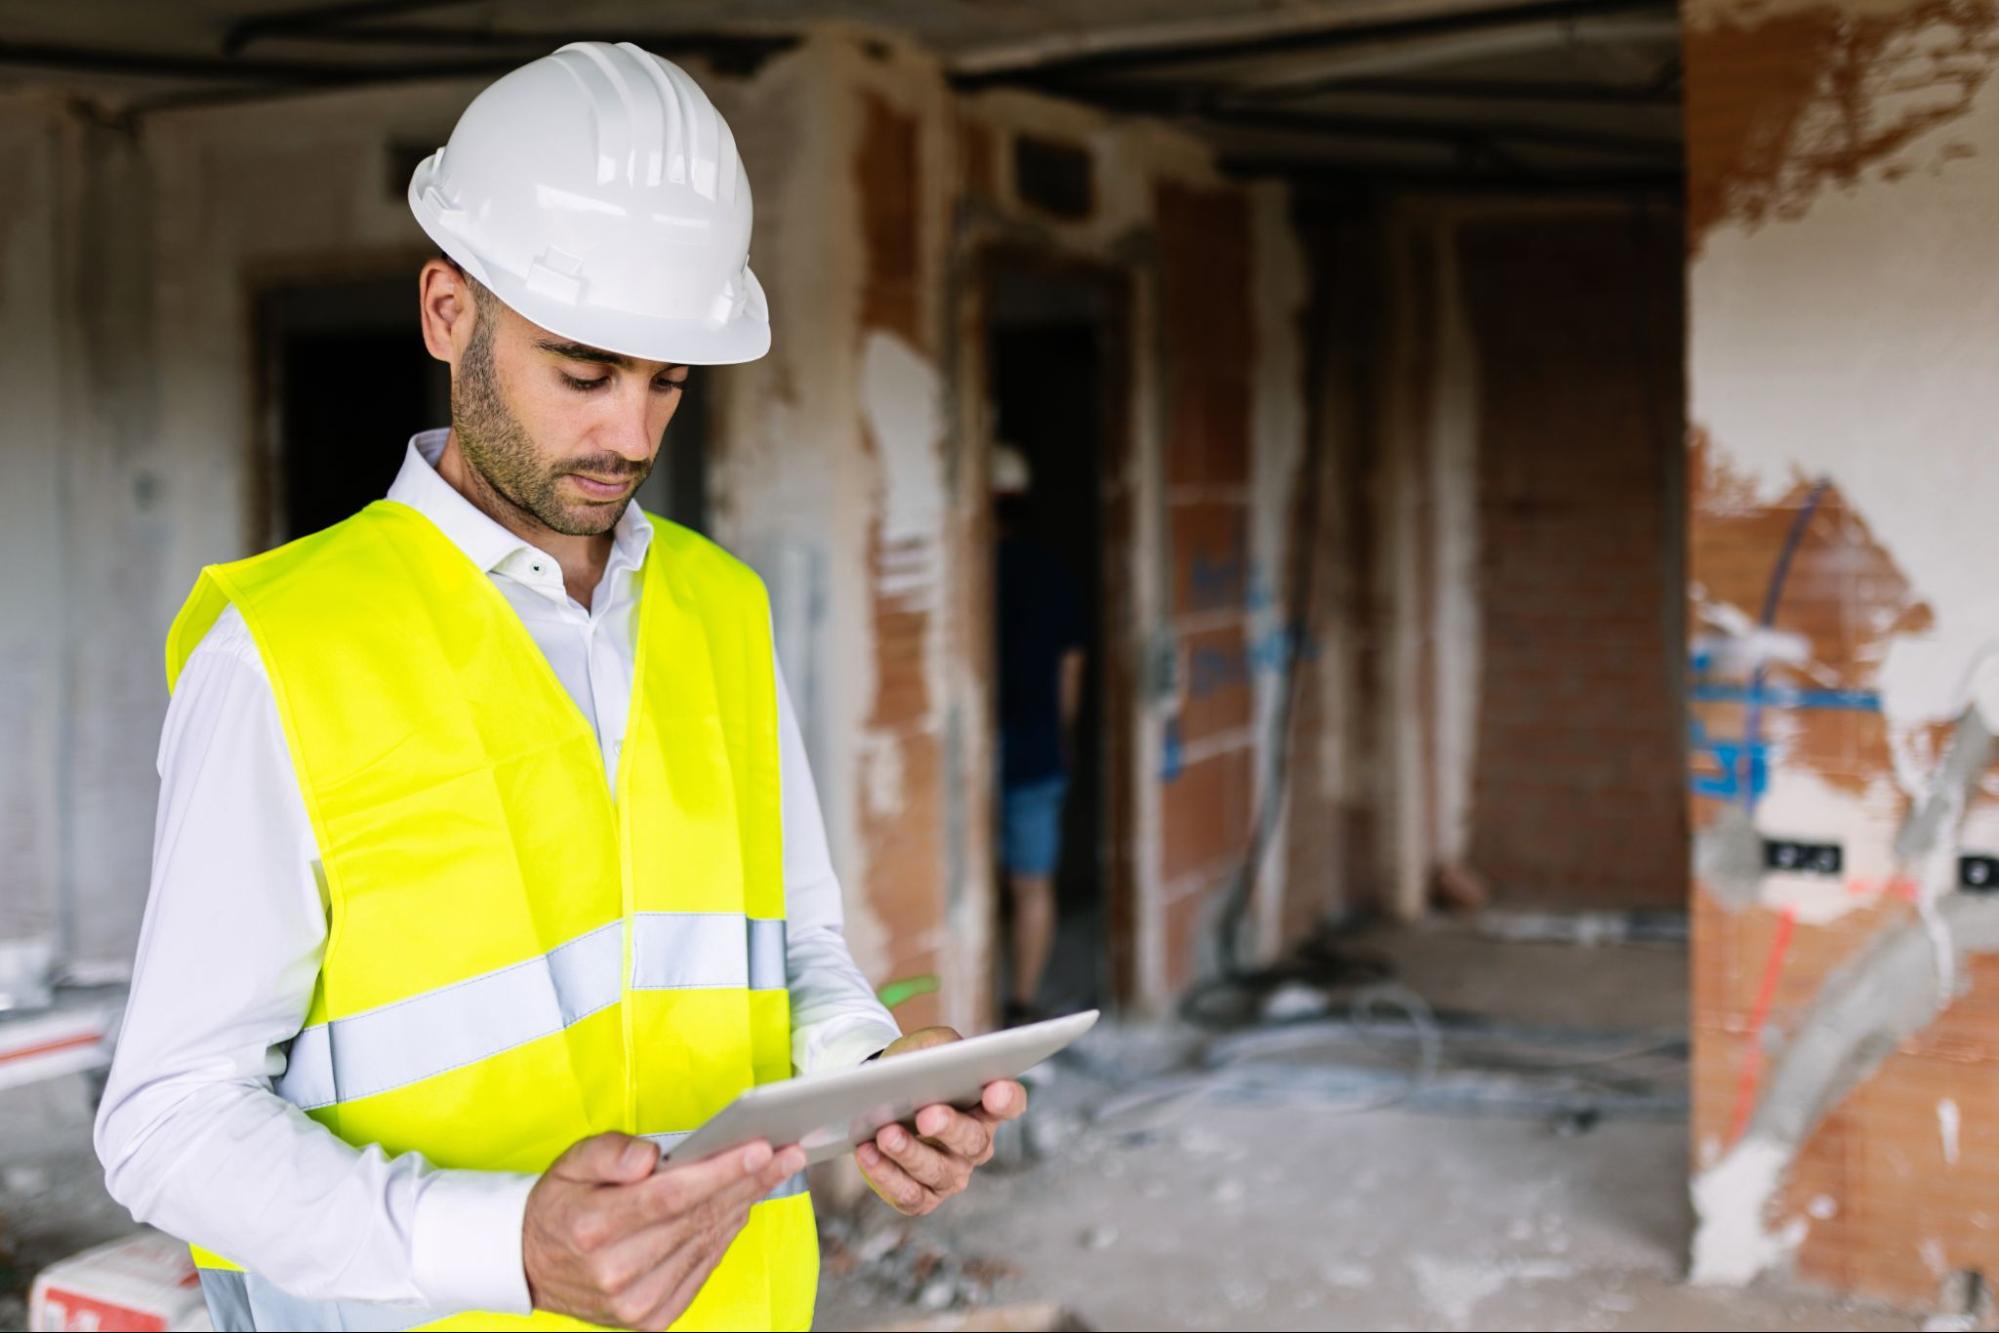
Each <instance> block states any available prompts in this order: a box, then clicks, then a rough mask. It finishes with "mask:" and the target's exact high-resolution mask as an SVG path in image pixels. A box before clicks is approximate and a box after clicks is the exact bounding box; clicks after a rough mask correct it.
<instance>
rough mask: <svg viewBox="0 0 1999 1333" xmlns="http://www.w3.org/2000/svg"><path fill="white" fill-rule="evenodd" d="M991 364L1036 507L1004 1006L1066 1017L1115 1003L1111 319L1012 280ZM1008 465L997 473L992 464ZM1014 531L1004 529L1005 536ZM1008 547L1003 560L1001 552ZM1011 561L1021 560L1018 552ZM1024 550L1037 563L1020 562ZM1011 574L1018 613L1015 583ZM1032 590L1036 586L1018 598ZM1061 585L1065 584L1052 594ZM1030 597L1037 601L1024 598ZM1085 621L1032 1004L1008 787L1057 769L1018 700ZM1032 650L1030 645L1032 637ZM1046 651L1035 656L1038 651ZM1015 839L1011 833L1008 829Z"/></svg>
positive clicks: (1003, 849) (1038, 722)
mask: <svg viewBox="0 0 1999 1333" xmlns="http://www.w3.org/2000/svg"><path fill="white" fill-rule="evenodd" d="M988 291H989V295H990V300H989V317H988V338H989V343H988V362H987V364H988V366H989V372H990V376H991V379H990V386H991V393H992V402H993V406H994V409H995V424H996V430H995V440H996V441H997V442H998V443H1000V444H1003V445H1005V446H1007V447H1010V448H1012V449H1014V450H1017V451H1018V452H1019V454H1020V455H1021V456H1022V457H1023V458H1024V459H1025V461H1026V464H1027V470H1028V473H1029V476H1030V477H1031V485H1030V487H1029V489H1028V491H1027V492H1026V494H1025V495H1021V496H1017V497H1004V496H1003V497H996V500H995V525H994V532H995V546H994V555H995V580H994V588H995V606H996V612H997V614H998V616H999V619H998V621H997V624H996V633H995V655H996V669H997V675H996V677H995V683H996V695H997V696H998V698H999V701H1000V714H1001V715H1000V719H999V722H1000V725H999V730H998V733H997V734H998V736H999V743H1000V746H1001V748H1002V750H1003V751H1004V750H1005V749H1006V748H1007V747H1008V746H1009V745H1012V746H1013V748H1014V750H1015V759H1014V760H1008V761H1005V762H1004V763H1003V770H1004V769H1005V768H1009V767H1011V768H1018V764H1017V762H1016V761H1017V759H1018V754H1019V752H1020V751H1021V750H1023V749H1029V750H1032V751H1034V752H1035V754H1036V755H1038V756H1041V757H1042V761H1041V762H1036V761H1030V763H1029V765H1028V777H1029V779H1030V781H1028V782H1025V783H1024V782H1022V781H1021V774H1020V773H1018V772H1016V773H1013V774H1005V775H1003V776H1001V777H1000V778H998V779H997V783H996V794H997V796H998V801H997V805H998V811H997V814H998V820H999V822H998V825H997V827H996V828H995V842H994V845H995V847H996V849H998V850H999V853H1000V860H1001V864H1000V866H999V867H998V874H997V882H998V884H999V885H1000V894H999V898H1000V903H1001V918H1002V923H1003V926H1004V927H1005V929H1004V930H1003V931H1002V938H1004V939H1005V940H1006V941H1007V944H1006V948H1005V955H1006V966H1004V967H1002V968H1000V969H998V970H997V974H998V976H999V978H1000V988H1001V996H1000V998H1001V1000H1002V1001H1003V1002H1004V1001H1006V1000H1008V999H1021V998H1027V999H1028V1000H1029V1002H1030V1003H1031V1004H1032V1006H1033V1007H1035V1008H1037V1009H1040V1010H1043V1011H1063V1010H1069V1009H1074V1008H1080V1007H1085V1006H1091V1005H1098V1004H1102V1003H1104V1002H1106V1000H1107V998H1108V997H1109V994H1110V992H1111V989H1112V987H1111V984H1110V982H1111V978H1110V976H1109V951H1108V949H1107V948H1106V940H1107V935H1108V931H1109V917H1110V913H1109V911H1108V907H1109V899H1110V894H1109V892H1108V888H1109V886H1108V885H1107V882H1106V880H1107V874H1106V870H1107V865H1108V861H1109V857H1108V855H1107V852H1108V848H1107V840H1106V837H1105V833H1106V817H1105V801H1104V794H1105V791H1106V781H1105V779H1106V766H1105V754H1104V749H1105V747H1104V744H1103V737H1104V735H1105V726H1104V719H1105V704H1104V693H1105V691H1104V684H1103V683H1104V680H1105V676H1106V673H1105V670H1104V667H1105V654H1104V651H1103V648H1104V642H1105V634H1104V619H1105V618H1104V616H1103V615H1102V614H1101V610H1102V605H1103V603H1102V597H1101V591H1100V590H1101V589H1102V588H1103V586H1104V580H1103V551H1104V524H1103V513H1104V504H1103V498H1102V484H1101V482H1102V478H1103V476H1104V467H1103V463H1104V457H1105V449H1104V443H1105V442H1104V439H1103V436H1104V430H1105V421H1106V413H1105V411H1104V404H1105V393H1106V376H1105V366H1104V351H1105V341H1106V340H1105V337H1104V330H1105V325H1104V320H1103V317H1102V314H1101V311H1100V310H1099V309H1098V308H1097V307H1098V306H1099V305H1100V302H1099V300H1098V298H1097V294H1096V293H1094V292H1093V291H1091V290H1090V289H1089V288H1088V287H1087V286H1080V285H1078V284H1074V283H1066V282H1060V281H1057V280H1055V279H1051V278H1048V277H1044V276H1040V275H1035V274H1028V273H1014V272H1011V271H1009V272H1005V273H1003V274H1001V275H998V276H996V278H995V280H994V282H993V284H992V285H991V287H990V288H989V289H988ZM996 461H997V460H996ZM1002 520H1004V525H1002ZM1003 543H1004V544H1005V546H1004V547H1003V545H1002V544H1003ZM1008 548H1010V549H1011V550H1012V552H1013V554H1011V555H1008V554H1006V550H1007V549H1008ZM1023 552H1025V553H1023ZM1009 576H1011V578H1012V580H1013V582H1014V584H1015V585H1016V586H1015V587H1014V588H1013V590H1012V594H1011V595H1012V597H1013V598H1014V600H1013V601H1012V602H1011V604H1010V605H1009V604H1007V603H1006V599H1007V598H1008V596H1009V592H1008V589H1007V588H1006V587H1005V586H1004V585H1005V583H1006V581H1007V579H1008V577H1009ZM1028 578H1032V579H1033V580H1035V581H1036V586H1032V587H1029V588H1027V589H1025V590H1023V589H1022V588H1021V587H1019V586H1018V585H1020V584H1021V583H1022V582H1024V581H1025V580H1026V579H1028ZM1057 583H1059V584H1061V585H1062V586H1060V587H1057V586H1054V585H1055V584H1057ZM1023 592H1025V594H1026V595H1022V594H1023ZM1055 617H1059V618H1063V619H1069V618H1073V623H1074V632H1075V635H1076V636H1077V637H1079V638H1080V640H1081V648H1082V651H1083V663H1084V667H1083V672H1082V678H1081V686H1082V688H1081V690H1080V695H1079V699H1078V705H1079V706H1078V708H1077V710H1076V715H1075V720H1074V726H1073V730H1072V731H1071V732H1070V733H1069V734H1070V737H1071V740H1070V743H1069V744H1068V745H1067V746H1066V747H1065V749H1066V779H1067V780H1066V790H1065V792H1064V796H1063V800H1062V805H1061V812H1060V819H1059V830H1060V841H1059V855H1058V856H1057V859H1056V860H1055V863H1054V874H1053V878H1054V907H1055V928H1054V937H1053V940H1052V942H1051V947H1050V950H1049V955H1048V964H1047V967H1046V969H1045V971H1044V972H1043V973H1042V977H1041V982H1040V985H1039V987H1038V990H1037V992H1036V994H1035V995H1034V996H1032V997H1019V996H1014V995H1013V994H1012V991H1013V990H1014V985H1015V983H1014V966H1015V959H1016V938H1015V935H1014V933H1013V931H1014V923H1015V922H1016V920H1017V919H1018V915H1017V911H1018V907H1019V906H1020V901H1021V900H1020V898H1019V890H1017V889H1016V888H1015V886H1014V885H1013V884H1012V883H1010V875H1009V867H1008V864H1007V862H1008V843H1009V839H1010V838H1011V839H1012V840H1014V843H1015V847H1016V850H1018V848H1019V847H1020V846H1021V845H1022V843H1021V839H1022V838H1023V836H1025V837H1026V840H1027V845H1031V844H1032V842H1033V841H1034V839H1033V836H1032V828H1033V825H1034V820H1033V819H1032V818H1029V819H1028V820H1027V821H1026V825H1025V827H1023V826H1022V822H1021V820H1020V817H1019V814H1018V812H1019V811H1020V810H1023V809H1025V810H1027V811H1028V812H1029V813H1030V815H1031V813H1032V809H1033V803H1032V802H1031V801H1029V802H1027V803H1025V804H1024V805H1023V804H1021V803H1020V797H1019V796H1018V795H1016V796H1015V798H1014V804H1012V805H1010V804H1009V799H1008V795H1007V791H1006V787H1007V785H1008V783H1009V781H1011V782H1012V785H1014V786H1015V787H1016V788H1022V787H1027V786H1032V785H1035V784H1034V783H1033V782H1032V780H1031V779H1032V778H1033V777H1035V776H1037V775H1040V774H1041V771H1042V769H1044V768H1045V767H1046V762H1045V750H1046V747H1045V745H1043V744H1042V743H1040V742H1037V741H1036V740H1035V738H1034V733H1035V731H1036V730H1037V729H1038V728H1039V727H1041V726H1042V725H1043V724H1045V723H1047V722H1048V721H1049V719H1047V718H1046V717H1045V716H1042V715H1041V714H1042V713H1043V712H1045V708H1044V709H1042V710H1037V709H1035V708H1033V707H1032V706H1031V705H1030V706H1029V707H1028V709H1027V712H1026V714H1025V715H1023V713H1022V708H1021V704H1020V700H1021V699H1023V698H1030V697H1032V696H1033V695H1035V694H1037V693H1039V694H1040V695H1041V697H1042V699H1043V701H1044V704H1045V701H1046V699H1047V693H1046V688H1045V686H1046V682H1045V681H1044V682H1043V683H1042V684H1041V685H1039V686H1037V685H1033V684H1031V683H1025V682H1022V681H1021V679H1020V677H1021V675H1022V674H1023V673H1027V672H1034V671H1040V672H1043V673H1046V672H1049V671H1053V670H1056V669H1057V668H1056V662H1055V661H1054V660H1053V659H1052V657H1051V653H1050V643H1051V640H1050V636H1051V635H1055V636H1056V637H1057V638H1059V637H1061V636H1060V635H1059V634H1057V624H1058V622H1057V621H1056V620H1051V619H1049V618H1055ZM1023 639H1025V641H1026V644H1025V645H1023V642H1022V640H1023ZM1037 645H1038V646H1037ZM1010 821H1011V822H1012V823H1013V825H1014V827H1013V828H1012V829H1011V830H1010V829H1009V822H1010Z"/></svg>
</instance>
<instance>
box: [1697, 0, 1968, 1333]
mask: <svg viewBox="0 0 1999 1333" xmlns="http://www.w3.org/2000/svg"><path fill="white" fill-rule="evenodd" d="M1687 17H1688V30H1687V39H1686V49H1687V61H1686V85H1687V96H1688V105H1687V123H1688V130H1689V169H1690V179H1689V191H1688V193H1689V201H1690V211H1691V223H1692V229H1691V232H1690V236H1689V246H1690V250H1691V259H1690V267H1689V273H1688V290H1689V302H1690V305H1689V342H1688V379H1689V384H1688V395H1689V409H1688V416H1689V424H1690V428H1691V439H1692V448H1691V452H1690V456H1689V461H1690V467H1691V472H1690V498H1691V510H1692V515H1691V527H1690V568H1689V577H1690V588H1689V598H1690V609H1689V639H1690V642H1689V653H1690V673H1689V677H1690V691H1691V698H1690V719H1689V720H1690V730H1691V735H1690V769H1691V778H1690V780H1691V783H1692V787H1693V792H1694V795H1693V805H1692V812H1693V822H1694V826H1695V830H1696V875H1695V1030H1696V1060H1695V1091H1696V1112H1695V1134H1696V1144H1697V1156H1698V1166H1699V1167H1700V1170H1701V1174H1700V1175H1699V1177H1698V1179H1697V1180H1696V1183H1695V1188H1694V1199H1695V1204H1696V1208H1697V1210H1698V1213H1699V1231H1698V1234H1697V1236H1696V1239H1695V1244H1694V1267H1695V1275H1696V1277H1697V1278H1701V1279H1704V1280H1713V1281H1740V1280H1745V1279H1746V1278H1748V1277H1749V1276H1752V1275H1753V1274H1754V1273H1755V1272H1757V1271H1760V1270H1762V1269H1764V1268H1766V1267H1771V1266H1778V1265H1794V1266H1795V1267H1796V1269H1797V1270H1798V1271H1800V1272H1802V1273H1804V1274H1805V1275H1807V1276H1810V1277H1814V1278H1818V1279H1821V1280H1824V1281H1828V1282H1831V1283H1834V1284H1836V1285H1839V1286H1843V1287H1848V1288H1852V1289H1855V1290H1859V1291H1863V1292H1867V1293H1870V1294H1875V1295H1880V1296H1884V1297H1887V1298H1890V1299H1894V1300H1898V1301H1903V1302H1909V1303H1923V1302H1928V1301H1931V1300H1934V1299H1935V1297H1936V1294H1937V1291H1938V1288H1939V1283H1940V1282H1941V1280H1942V1279H1943V1278H1944V1277H1946V1276H1947V1275H1948V1274H1950V1273H1952V1272H1955V1271H1958V1270H1962V1269H1977V1270H1979V1271H1981V1272H1983V1273H1984V1274H1986V1275H1987V1277H1988V1278H1989V1277H1990V1276H1991V1275H1992V1274H1993V1273H1995V1272H1999V1210H1993V1209H1991V1208H1990V1206H1989V1198H1990V1188H1991V1184H1992V1182H1993V1179H1994V1177H1995V1175H1999V1125H1995V1118H1999V1096H1995V1093H1994V1092H1993V1089H1994V1087H1995V1086H1999V1079H1995V1078H1994V1070H1993V1061H1995V1060H1999V1043H1995V1040H1994V1038H1993V1035H1992V1034H1993V1032H1994V1027H1993V1021H1994V1018H1995V1015H1999V965H1995V963H1994V961H1993V960H1992V958H1991V954H1990V950H1991V949H1992V948H1993V946H1994V944H1995V943H1996V942H1999V941H1995V940H1994V938H1993V925H1994V921H1993V917H1994V914H1995V912H1996V911H1999V907H1995V905H1994V904H1995V900H1994V899H1991V898H1988V897H1986V896H1985V895H1983V894H1981V893H1977V892H1971V891H1967V887H1966V886H1965V884H1964V883H1963V881H1962V875H1961V871H1962V866H1961V862H1960V857H1961V856H1963V855H1967V854H1999V783H1995V777H1994V774H1993V773H1992V772H1991V771H1990V766H1991V759H1992V752H1991V745H1990V734H1989V725H1988V723H1989V720H1990V719H1989V718H1987V717H1986V716H1985V712H1984V710H1981V709H1980V708H1979V707H1978V705H1979V704H1980V702H1981V695H1982V694H1983V692H1984V691H1985V690H1986V689H1987V688H1988V687H1987V686H1986V685H1985V683H1984V682H1985V681H1986V680H1988V679H1989V677H1990V674H1991V670H1992V668H1991V666H1990V664H1991V663H1992V662H1993V656H1992V650H1993V648H1994V646H1995V643H1999V585H1995V583H1994V582H1993V579H1992V576H1991V570H1992V568H1993V567H1994V561H1995V559H1999V529H1995V527H1994V525H1993V524H1992V523H1991V521H1990V518H1989V514H1988V511H1989V508H1990V503H1991V497H1992V496H1994V495H1995V494H1999V450H1995V449H1994V448H1993V446H1992V442H1991V438H1990V436H1991V422H1992V421H1993V420H1994V416H1995V410H1999V338H1995V337H1994V330H1995V328H1999V300H1996V299H1995V298H1994V297H1993V296H1992V295H1991V293H1990V291H1989V290H1988V288H1989V287H1990V284H1989V283H1985V282H1982V281H1980V280H1979V275H1982V274H1985V273H1988V272H1990V271H1992V268H1993V265H1994V263H1995V260H1999V241H1995V239H1994V232H1993V229H1992V226H1991V218H1992V216H1993V213H1994V209H1995V206H1999V84H1995V80H1994V79H1993V78H1992V74H1993V70H1994V66H1995V62H1999V13H1995V11H1994V10H1993V9H1992V8H1991V7H1989V6H1986V5H1973V4H1937V3H1921V4H1915V3H1912V4H1897V3H1881V2H1874V0H1870V2H1869V3H1864V4H1851V5H1831V4H1801V3H1785V4H1778V5H1774V6H1772V5H1767V4H1758V5H1749V4H1737V3H1730V2H1727V0H1707V2H1704V3H1702V4H1700V5H1697V6H1693V7H1690V9H1689V10H1688V15H1687ZM1773 844H1776V845H1774V846H1773ZM1834 848H1836V849H1837V859H1836V860H1835V859H1834V857H1833V856H1832V854H1831V853H1829V852H1827V851H1825V850H1822V849H1834Z"/></svg>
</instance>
